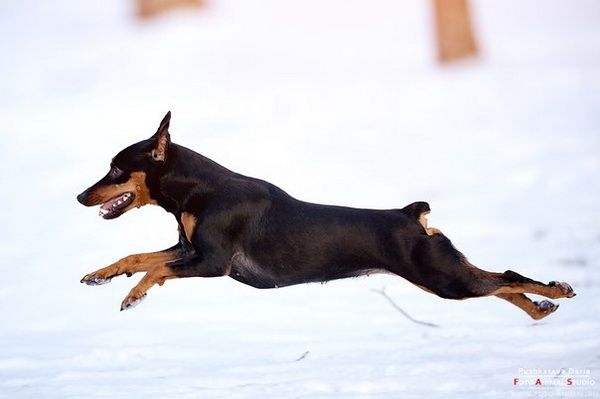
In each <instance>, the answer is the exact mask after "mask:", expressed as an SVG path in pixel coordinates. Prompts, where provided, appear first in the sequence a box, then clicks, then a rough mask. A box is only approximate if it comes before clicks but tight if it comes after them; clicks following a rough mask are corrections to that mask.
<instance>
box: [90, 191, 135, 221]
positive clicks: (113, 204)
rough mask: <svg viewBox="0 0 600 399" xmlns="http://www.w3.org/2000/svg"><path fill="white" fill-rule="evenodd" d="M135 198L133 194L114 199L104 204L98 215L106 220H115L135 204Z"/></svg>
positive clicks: (125, 194)
mask: <svg viewBox="0 0 600 399" xmlns="http://www.w3.org/2000/svg"><path fill="white" fill-rule="evenodd" d="M134 198H135V195H134V194H133V193H132V192H127V193H123V194H121V195H118V196H116V197H113V198H111V199H109V200H108V201H106V202H105V203H104V204H102V206H101V207H100V212H99V214H98V215H99V216H101V217H102V218H104V219H114V218H116V217H117V216H120V215H121V214H122V213H123V210H124V209H125V208H127V207H128V206H129V205H130V204H131V203H132V202H133V199H134Z"/></svg>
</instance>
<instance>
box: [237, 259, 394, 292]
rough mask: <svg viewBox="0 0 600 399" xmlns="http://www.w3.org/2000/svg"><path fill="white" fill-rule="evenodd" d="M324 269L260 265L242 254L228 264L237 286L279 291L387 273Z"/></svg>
mask: <svg viewBox="0 0 600 399" xmlns="http://www.w3.org/2000/svg"><path fill="white" fill-rule="evenodd" d="M326 269H327V265H322V267H321V268H318V269H314V268H310V269H305V268H302V267H298V265H294V264H289V265H288V264H279V265H268V266H267V265H262V264H260V263H259V262H257V261H256V260H254V259H252V258H250V257H249V256H247V255H246V254H243V253H240V252H238V253H236V254H235V255H234V256H233V257H232V260H231V270H230V272H229V276H230V277H231V278H233V279H234V280H237V281H239V282H241V283H244V284H247V285H250V286H252V287H255V288H279V287H285V286H288V285H294V284H302V283H310V282H325V281H329V280H334V279H339V278H347V277H357V276H363V275H367V276H369V275H371V274H377V273H389V272H388V271H387V270H385V269H383V268H380V267H376V266H367V265H365V266H364V267H353V268H349V269H347V270H344V271H339V272H337V273H334V274H330V273H327V272H326Z"/></svg>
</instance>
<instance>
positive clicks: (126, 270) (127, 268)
mask: <svg viewBox="0 0 600 399" xmlns="http://www.w3.org/2000/svg"><path fill="white" fill-rule="evenodd" d="M180 249H181V244H177V245H175V246H173V247H171V248H169V249H165V250H163V251H158V252H150V253H144V254H135V255H129V256H126V257H124V258H123V259H121V260H119V261H118V262H115V263H113V264H112V265H110V266H106V267H104V268H102V269H99V270H96V271H95V272H92V273H89V274H87V275H85V277H83V278H82V279H81V282H82V283H85V284H87V285H101V284H107V283H109V282H110V280H111V279H112V278H113V277H116V276H120V275H121V274H126V275H127V276H128V277H129V276H131V275H132V274H134V273H138V272H147V271H150V270H152V269H154V268H156V267H158V266H161V265H164V264H165V263H166V262H172V261H175V260H177V259H178V257H179V256H180V252H181V251H180Z"/></svg>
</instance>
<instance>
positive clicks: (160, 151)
mask: <svg viewBox="0 0 600 399" xmlns="http://www.w3.org/2000/svg"><path fill="white" fill-rule="evenodd" d="M170 122H171V111H169V112H167V114H166V115H165V117H164V118H163V120H162V122H160V125H159V126H158V130H157V131H156V133H155V134H154V136H152V139H153V140H154V148H153V149H152V159H153V160H154V161H156V162H165V161H166V159H167V151H168V150H169V144H170V143H171V135H170V134H169V123H170Z"/></svg>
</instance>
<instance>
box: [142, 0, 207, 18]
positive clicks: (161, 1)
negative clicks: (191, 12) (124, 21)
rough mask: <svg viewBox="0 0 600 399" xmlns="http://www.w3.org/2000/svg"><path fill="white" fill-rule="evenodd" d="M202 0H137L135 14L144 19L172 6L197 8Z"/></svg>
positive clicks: (201, 3) (202, 2)
mask: <svg viewBox="0 0 600 399" xmlns="http://www.w3.org/2000/svg"><path fill="white" fill-rule="evenodd" d="M202 5H204V0H137V15H138V17H140V18H142V19H145V18H150V17H153V16H155V15H157V14H160V13H161V12H164V11H167V10H170V9H173V8H183V7H186V8H199V7H202Z"/></svg>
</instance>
